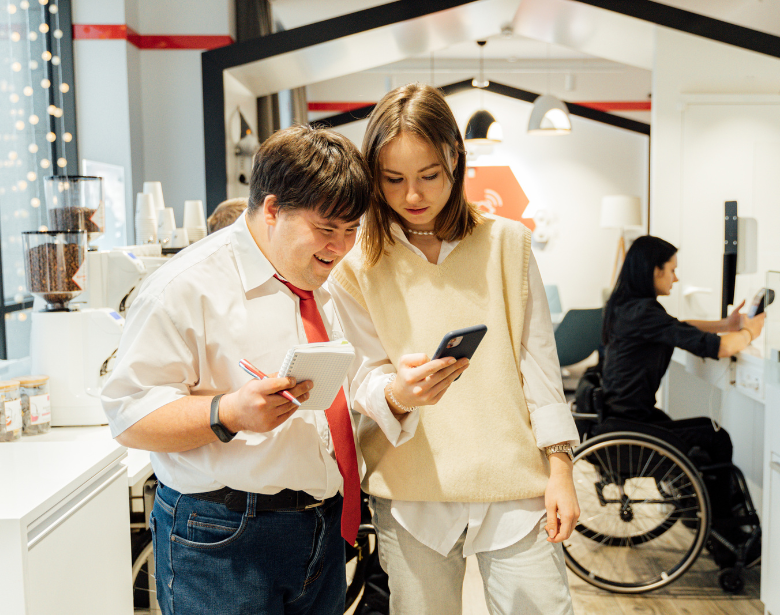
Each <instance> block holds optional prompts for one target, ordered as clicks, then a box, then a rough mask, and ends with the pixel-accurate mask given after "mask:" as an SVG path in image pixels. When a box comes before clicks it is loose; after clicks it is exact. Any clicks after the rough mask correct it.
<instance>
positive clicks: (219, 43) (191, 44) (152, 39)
mask: <svg viewBox="0 0 780 615" xmlns="http://www.w3.org/2000/svg"><path fill="white" fill-rule="evenodd" d="M139 39H140V44H139V45H138V48H139V49H217V48H218V47H226V46H227V45H232V44H233V42H234V41H233V38H232V37H230V36H217V35H199V34H141V35H139Z"/></svg>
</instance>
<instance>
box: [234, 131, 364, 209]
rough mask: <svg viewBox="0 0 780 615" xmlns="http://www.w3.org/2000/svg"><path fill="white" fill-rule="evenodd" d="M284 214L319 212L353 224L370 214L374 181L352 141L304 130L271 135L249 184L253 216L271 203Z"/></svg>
mask: <svg viewBox="0 0 780 615" xmlns="http://www.w3.org/2000/svg"><path fill="white" fill-rule="evenodd" d="M269 195H273V196H275V197H276V198H277V201H278V204H279V206H280V209H281V210H288V211H291V210H295V209H307V210H314V211H316V212H317V214H319V215H320V216H322V217H323V218H326V219H329V220H332V219H336V220H343V221H345V222H352V221H353V220H357V219H358V218H360V217H361V216H362V215H363V214H364V213H365V212H366V210H367V209H368V205H369V199H370V195H371V180H370V176H369V173H368V167H367V166H366V163H365V162H364V160H363V156H362V155H361V154H360V151H358V149H357V147H356V146H355V145H354V144H353V143H352V142H351V141H350V140H349V139H347V138H346V137H344V136H343V135H340V134H338V133H336V132H333V131H331V130H326V129H324V128H313V127H311V126H309V125H306V124H302V125H297V126H292V127H290V128H285V129H284V130H280V131H278V132H276V133H274V134H273V135H271V136H270V137H269V138H268V139H267V140H266V141H265V142H264V143H263V144H262V145H261V146H260V149H259V150H258V151H257V153H256V154H255V159H254V163H253V165H252V179H251V181H250V182H249V215H250V216H251V215H254V214H255V212H257V211H258V210H259V209H260V208H262V206H263V201H264V200H265V197H267V196H269Z"/></svg>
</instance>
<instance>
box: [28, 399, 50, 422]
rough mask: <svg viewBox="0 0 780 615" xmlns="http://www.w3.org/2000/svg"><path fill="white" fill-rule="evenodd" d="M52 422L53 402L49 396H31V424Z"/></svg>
mask: <svg viewBox="0 0 780 615" xmlns="http://www.w3.org/2000/svg"><path fill="white" fill-rule="evenodd" d="M49 422H51V400H50V399H49V394H48V393H46V395H30V423H32V424H33V425H41V424H42V423H49Z"/></svg>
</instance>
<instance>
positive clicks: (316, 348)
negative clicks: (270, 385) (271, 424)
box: [279, 339, 355, 410]
mask: <svg viewBox="0 0 780 615" xmlns="http://www.w3.org/2000/svg"><path fill="white" fill-rule="evenodd" d="M354 358H355V349H354V347H353V346H352V344H350V343H349V342H348V341H347V340H344V339H340V340H334V341H331V342H322V343H317V344H299V345H298V346H293V347H292V348H290V350H288V351H287V356H286V357H285V359H284V363H282V367H281V369H280V370H279V377H280V378H284V377H287V376H292V377H293V378H295V380H296V382H303V381H304V380H311V381H312V382H313V383H314V387H313V388H312V389H311V391H310V392H309V399H307V400H306V401H305V402H303V403H302V404H301V409H302V410H327V409H328V408H330V406H331V404H332V403H333V400H334V399H336V394H337V393H338V392H339V389H340V388H341V387H342V385H343V384H344V380H345V379H346V377H347V371H348V370H349V366H350V365H351V364H352V360H353V359H354Z"/></svg>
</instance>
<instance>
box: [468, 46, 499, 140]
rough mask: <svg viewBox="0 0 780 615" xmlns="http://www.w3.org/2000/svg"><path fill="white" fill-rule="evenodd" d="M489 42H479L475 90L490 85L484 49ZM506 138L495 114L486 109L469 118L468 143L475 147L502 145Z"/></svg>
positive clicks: (473, 82) (473, 81)
mask: <svg viewBox="0 0 780 615" xmlns="http://www.w3.org/2000/svg"><path fill="white" fill-rule="evenodd" d="M486 44H487V41H477V45H479V79H474V80H472V82H471V85H472V86H473V87H475V88H479V89H483V88H486V87H487V86H489V85H490V81H488V80H487V79H485V74H484V66H483V62H484V59H483V51H482V49H483V47H484V46H485V45H486ZM503 138H504V135H503V131H502V130H501V124H499V123H498V122H497V121H496V118H495V117H493V114H492V113H490V111H487V110H486V109H480V110H479V111H477V112H475V113H474V115H472V116H471V117H470V118H469V122H468V124H466V141H467V142H468V143H470V144H474V145H491V144H493V143H500V142H501V141H502V139H503Z"/></svg>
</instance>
